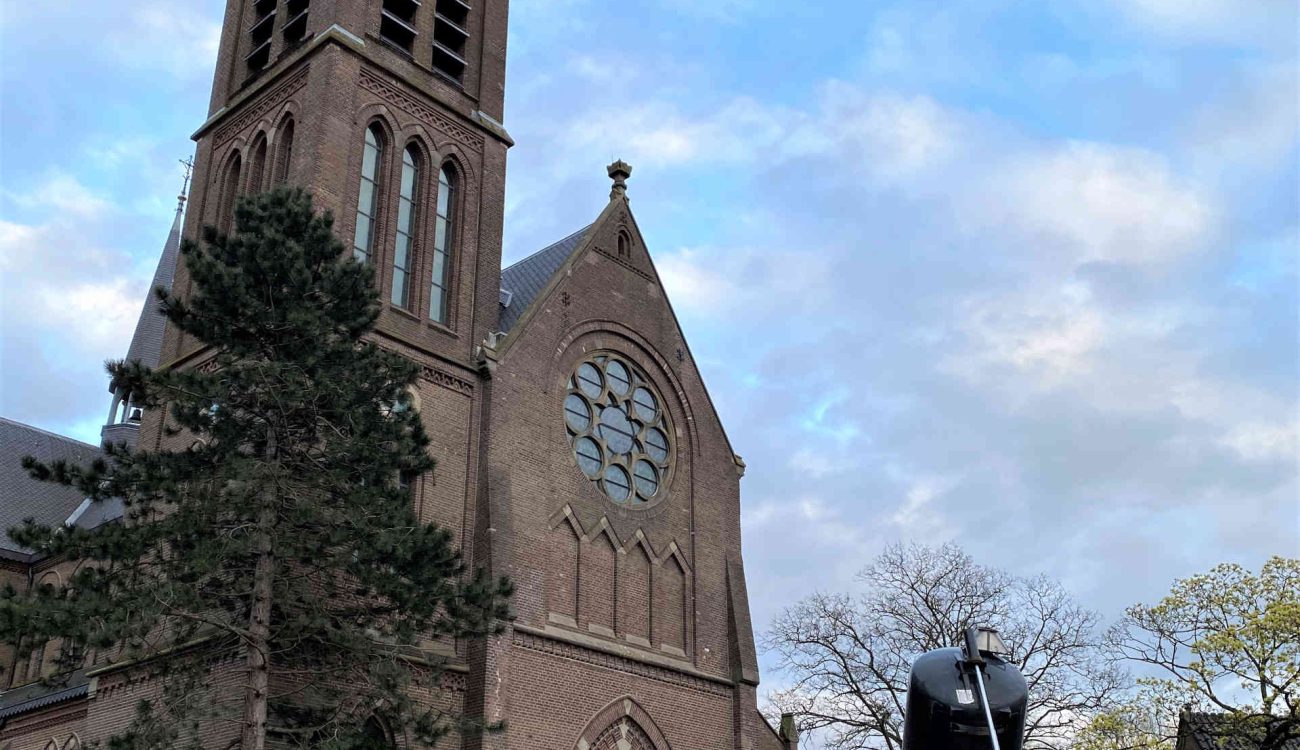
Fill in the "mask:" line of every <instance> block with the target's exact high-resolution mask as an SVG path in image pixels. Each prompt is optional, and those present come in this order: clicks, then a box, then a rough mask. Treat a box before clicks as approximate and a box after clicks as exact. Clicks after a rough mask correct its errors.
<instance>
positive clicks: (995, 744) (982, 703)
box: [972, 664, 1002, 750]
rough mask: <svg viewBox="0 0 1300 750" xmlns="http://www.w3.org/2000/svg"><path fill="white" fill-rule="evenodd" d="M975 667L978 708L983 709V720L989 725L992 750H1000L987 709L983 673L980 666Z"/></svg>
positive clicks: (990, 712) (991, 715) (987, 698)
mask: <svg viewBox="0 0 1300 750" xmlns="http://www.w3.org/2000/svg"><path fill="white" fill-rule="evenodd" d="M972 666H974V667H975V685H976V686H977V687H979V689H980V706H982V707H983V708H984V720H985V721H987V722H988V723H989V739H991V740H993V750H1002V746H1001V745H1000V744H998V731H997V730H996V729H994V728H993V711H991V710H990V709H989V696H988V694H987V693H985V692H984V673H983V672H982V671H980V665H978V664H975V665H972Z"/></svg>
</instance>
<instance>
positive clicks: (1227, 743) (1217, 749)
mask: <svg viewBox="0 0 1300 750" xmlns="http://www.w3.org/2000/svg"><path fill="white" fill-rule="evenodd" d="M1178 736H1179V737H1180V738H1182V739H1191V740H1194V741H1195V742H1194V743H1193V744H1190V745H1187V747H1189V748H1195V750H1259V742H1258V741H1257V740H1255V739H1252V738H1250V737H1248V736H1246V735H1245V734H1244V733H1242V732H1241V731H1240V730H1234V728H1233V726H1232V724H1231V723H1230V722H1229V720H1228V718H1227V717H1226V716H1224V715H1223V714H1207V713H1197V712H1192V711H1183V712H1182V714H1181V715H1180V716H1179V722H1178ZM1179 746H1180V747H1183V746H1184V745H1181V744H1180V745H1179ZM1282 747H1283V748H1284V749H1285V750H1300V739H1293V740H1288V741H1287V743H1286V744H1285V745H1283V746H1282Z"/></svg>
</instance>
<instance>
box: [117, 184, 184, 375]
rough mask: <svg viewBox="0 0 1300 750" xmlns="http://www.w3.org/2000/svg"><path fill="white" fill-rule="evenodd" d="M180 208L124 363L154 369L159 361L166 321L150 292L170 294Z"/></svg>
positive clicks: (156, 300)
mask: <svg viewBox="0 0 1300 750" xmlns="http://www.w3.org/2000/svg"><path fill="white" fill-rule="evenodd" d="M181 214H182V211H181V208H180V207H179V206H178V207H177V208H176V218H175V219H174V220H173V221H172V231H171V233H170V234H168V235H167V244H166V245H163V252H162V257H161V258H159V259H158V269H157V270H155V271H154V273H153V283H151V284H150V285H149V292H148V294H147V295H146V296H145V301H144V309H142V310H141V311H140V320H139V322H137V323H136V324H135V335H133V336H132V337H131V348H129V349H127V351H126V359H127V361H139V362H140V363H142V364H144V365H145V366H147V367H157V366H158V362H159V360H160V358H161V357H162V342H163V329H164V328H165V327H166V323H167V319H166V318H164V317H163V316H162V313H160V312H158V298H157V297H155V296H154V292H153V290H154V289H156V288H158V287H162V288H163V289H168V290H170V289H171V288H172V281H173V280H174V279H175V278H176V260H177V258H179V257H180V250H181Z"/></svg>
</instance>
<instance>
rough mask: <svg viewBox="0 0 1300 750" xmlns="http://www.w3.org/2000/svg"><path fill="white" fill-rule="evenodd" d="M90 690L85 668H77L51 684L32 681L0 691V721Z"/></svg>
mask: <svg viewBox="0 0 1300 750" xmlns="http://www.w3.org/2000/svg"><path fill="white" fill-rule="evenodd" d="M89 692H90V680H88V679H86V670H84V669H78V670H77V671H75V672H73V673H72V674H70V675H68V676H67V678H66V680H60V681H59V682H58V683H56V684H53V685H47V684H45V683H43V682H33V683H30V684H28V685H24V686H22V687H19V688H14V689H13V690H9V691H7V692H4V693H0V723H3V721H4V720H5V719H8V718H9V717H11V716H17V715H18V714H21V713H26V712H28V711H35V710H36V709H38V708H44V707H46V706H52V705H54V704H55V703H62V702H64V701H70V700H75V699H77V698H80V697H82V696H84V695H86V694H87V693H89Z"/></svg>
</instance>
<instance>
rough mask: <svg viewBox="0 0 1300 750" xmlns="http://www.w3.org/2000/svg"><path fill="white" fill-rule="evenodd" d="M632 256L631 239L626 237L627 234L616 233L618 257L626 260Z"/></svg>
mask: <svg viewBox="0 0 1300 750" xmlns="http://www.w3.org/2000/svg"><path fill="white" fill-rule="evenodd" d="M631 255H632V238H630V237H628V236H627V232H622V231H620V232H619V233H618V257H620V258H627V257H630V256H631Z"/></svg>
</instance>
